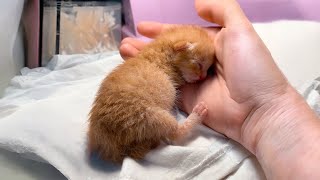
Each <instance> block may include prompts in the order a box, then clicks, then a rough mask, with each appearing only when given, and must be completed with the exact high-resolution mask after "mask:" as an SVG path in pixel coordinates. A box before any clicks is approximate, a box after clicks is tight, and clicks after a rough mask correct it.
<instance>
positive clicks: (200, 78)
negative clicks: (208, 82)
mask: <svg viewBox="0 0 320 180" xmlns="http://www.w3.org/2000/svg"><path fill="white" fill-rule="evenodd" d="M206 77H207V73H203V74H201V75H200V77H199V80H201V81H202V80H204V79H205V78H206Z"/></svg>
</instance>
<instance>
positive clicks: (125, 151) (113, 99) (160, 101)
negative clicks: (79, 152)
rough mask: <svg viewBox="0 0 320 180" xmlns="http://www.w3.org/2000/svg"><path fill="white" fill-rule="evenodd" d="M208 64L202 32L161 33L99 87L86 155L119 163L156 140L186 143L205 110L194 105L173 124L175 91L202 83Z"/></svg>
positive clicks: (209, 48)
mask: <svg viewBox="0 0 320 180" xmlns="http://www.w3.org/2000/svg"><path fill="white" fill-rule="evenodd" d="M213 60H214V49H213V42H212V40H211V39H210V37H209V36H208V34H207V33H206V32H205V31H204V30H203V29H201V28H199V27H196V26H184V27H175V28H172V29H169V30H167V31H165V32H164V33H162V34H161V35H160V36H159V37H158V38H157V39H155V40H154V41H153V42H152V43H150V44H149V45H148V46H147V47H145V48H144V49H143V50H142V51H141V52H140V53H139V54H138V55H137V56H136V57H134V58H131V59H129V60H127V61H126V62H124V63H123V64H121V65H120V66H118V67H117V68H116V69H115V70H114V71H113V72H112V73H110V74H109V75H108V76H107V77H106V78H105V79H104V81H103V82H102V84H101V87H100V89H99V91H98V94H97V97H96V99H95V101H94V105H93V108H92V110H91V112H90V120H89V132H88V136H89V139H88V140H89V150H90V152H92V151H98V153H99V154H100V156H101V157H102V158H103V159H105V160H111V161H113V162H122V160H123V158H124V157H125V156H129V157H131V158H134V159H141V158H143V157H144V155H145V154H146V153H147V152H149V151H150V150H151V149H153V148H155V147H157V146H158V145H159V143H160V141H161V140H171V141H176V140H179V139H182V138H184V137H186V135H188V134H189V133H190V131H191V130H192V128H193V127H194V126H195V125H196V124H198V123H201V121H202V119H203V118H204V117H205V116H206V114H207V108H206V107H205V105H204V104H203V103H200V104H198V105H197V106H196V107H195V108H194V109H193V112H192V113H191V114H190V115H189V116H188V117H187V120H186V121H185V122H184V123H181V124H178V122H177V121H176V119H175V117H174V116H173V115H172V114H171V113H170V112H171V110H172V109H173V107H174V105H175V103H176V101H177V90H176V89H177V88H178V87H180V86H181V85H182V84H184V83H185V82H190V83H193V82H196V81H198V80H202V79H204V78H205V77H206V75H207V70H208V69H209V67H210V66H211V65H212V63H213ZM190 98H191V97H190Z"/></svg>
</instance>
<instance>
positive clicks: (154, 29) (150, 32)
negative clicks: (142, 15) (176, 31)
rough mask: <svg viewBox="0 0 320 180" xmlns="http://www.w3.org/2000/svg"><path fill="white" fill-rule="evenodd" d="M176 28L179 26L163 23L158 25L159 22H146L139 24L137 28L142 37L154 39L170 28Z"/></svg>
mask: <svg viewBox="0 0 320 180" xmlns="http://www.w3.org/2000/svg"><path fill="white" fill-rule="evenodd" d="M175 26H178V25H175V24H162V23H158V22H152V21H145V22H141V23H139V24H138V26H137V29H138V32H139V33H140V34H141V35H143V36H146V37H148V38H152V39H154V38H155V37H157V36H158V35H159V34H160V33H161V32H163V31H165V30H166V29H168V28H172V27H175Z"/></svg>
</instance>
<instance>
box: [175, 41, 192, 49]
mask: <svg viewBox="0 0 320 180" xmlns="http://www.w3.org/2000/svg"><path fill="white" fill-rule="evenodd" d="M195 46H196V43H190V42H188V41H185V40H182V41H179V42H176V43H175V44H174V45H173V48H174V50H175V51H185V50H192V49H194V47H195Z"/></svg>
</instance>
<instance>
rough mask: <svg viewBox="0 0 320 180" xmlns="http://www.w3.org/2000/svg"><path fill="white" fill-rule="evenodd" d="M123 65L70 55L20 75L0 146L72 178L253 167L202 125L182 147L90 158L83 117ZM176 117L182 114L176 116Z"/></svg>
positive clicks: (3, 114) (168, 175) (1, 125)
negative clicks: (112, 159)
mask: <svg viewBox="0 0 320 180" xmlns="http://www.w3.org/2000/svg"><path fill="white" fill-rule="evenodd" d="M120 63H122V59H121V57H120V56H119V54H118V53H113V54H98V55H69V56H56V57H55V59H54V60H52V61H51V63H50V64H49V65H48V67H46V68H37V69H33V70H30V69H27V68H25V69H23V70H22V73H23V75H22V76H17V77H15V78H14V79H13V80H12V82H11V87H10V88H9V89H8V90H7V92H6V95H5V97H4V98H3V99H1V100H0V118H1V119H0V148H5V149H7V150H10V151H13V152H17V153H21V154H23V155H24V157H27V158H31V159H34V160H37V161H43V162H47V163H50V164H52V165H53V166H54V167H56V168H57V169H58V170H59V171H60V172H61V173H62V174H63V175H65V176H66V177H67V178H68V179H76V180H80V179H152V178H153V179H193V178H198V179H204V178H205V179H221V178H225V177H228V176H229V175H230V174H232V173H234V172H236V171H237V170H238V169H239V168H240V169H241V166H243V165H244V164H246V163H244V164H242V162H244V161H245V162H247V161H248V160H250V161H252V159H253V158H252V157H250V156H251V154H250V153H249V152H247V151H246V150H245V149H244V148H243V147H242V146H240V145H239V144H237V143H235V142H233V141H232V140H229V139H228V138H226V137H224V136H222V135H220V134H218V133H215V132H214V131H212V130H211V129H208V128H207V127H205V126H199V127H197V129H196V131H195V133H194V134H193V136H192V137H190V139H188V140H187V141H186V142H185V144H182V145H180V146H172V145H165V144H162V145H160V146H159V147H158V148H157V149H155V150H153V151H151V152H150V153H149V154H147V156H146V157H145V158H144V159H143V160H141V161H135V160H132V159H130V158H126V159H125V160H124V162H123V164H122V166H119V165H113V164H111V163H108V162H105V161H102V160H100V159H99V158H98V156H88V155H87V153H86V138H87V137H86V132H87V125H88V123H87V119H88V112H89V111H90V108H91V105H92V102H93V99H94V97H95V94H96V91H97V89H98V87H99V85H100V83H101V81H102V79H103V78H104V77H105V76H106V75H107V74H108V73H109V72H111V71H112V69H113V68H114V67H116V66H117V65H119V64H120ZM177 119H178V120H179V121H183V120H184V119H185V116H184V114H183V113H181V112H179V111H178V112H177ZM253 161H254V159H253ZM253 161H252V162H253ZM249 164H250V163H249ZM248 167H249V168H247V169H246V170H245V171H241V172H242V173H241V178H244V179H247V177H248V176H250V177H255V179H259V178H260V179H262V178H263V174H261V170H260V167H259V166H258V165H254V166H253V165H252V163H251V165H250V166H248ZM246 172H247V173H246Z"/></svg>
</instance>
